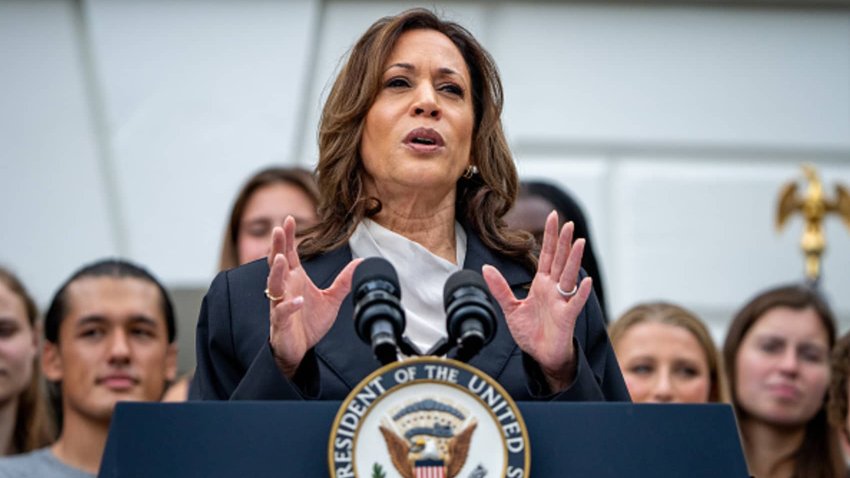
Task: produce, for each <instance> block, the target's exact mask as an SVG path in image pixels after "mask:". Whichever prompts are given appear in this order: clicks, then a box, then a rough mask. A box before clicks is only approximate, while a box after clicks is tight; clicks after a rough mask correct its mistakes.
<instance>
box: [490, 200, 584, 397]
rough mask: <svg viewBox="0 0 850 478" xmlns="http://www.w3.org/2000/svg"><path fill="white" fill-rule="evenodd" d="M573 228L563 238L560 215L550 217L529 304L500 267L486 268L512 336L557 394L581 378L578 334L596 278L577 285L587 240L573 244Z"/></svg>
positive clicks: (565, 230) (570, 225)
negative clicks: (576, 343)
mask: <svg viewBox="0 0 850 478" xmlns="http://www.w3.org/2000/svg"><path fill="white" fill-rule="evenodd" d="M573 227H574V226H573V223H572V222H568V223H566V224H564V227H563V228H562V229H561V233H560V234H558V214H557V213H556V212H555V211H552V213H551V214H549V217H547V218H546V229H545V231H544V233H543V246H542V248H541V250H540V260H539V263H538V265H537V273H536V274H535V275H534V279H533V281H532V282H531V289H530V290H529V292H528V296H527V297H526V298H525V299H523V300H518V299H517V298H516V296H514V294H513V291H511V288H510V286H509V285H508V283H507V281H506V280H505V278H504V277H503V276H502V274H501V273H500V272H499V271H498V270H497V269H496V268H495V267H493V266H489V265H488V266H484V269H483V275H484V280H486V281H487V285H488V286H489V287H490V291H491V292H492V293H493V297H494V298H495V299H496V301H497V302H498V303H499V305H500V306H501V307H502V310H503V311H504V313H505V321H506V322H507V324H508V329H510V331H511V335H513V338H514V340H515V341H516V343H517V345H519V348H520V349H522V350H523V351H524V352H525V353H527V354H529V355H530V356H531V357H532V358H533V359H534V360H535V361H537V363H538V364H539V365H540V367H541V369H542V370H543V374H544V375H545V376H546V380H547V382H548V383H549V386H550V387H551V388H552V390H553V391H559V390H564V389H565V388H566V387H567V386H568V385H569V384H570V383H571V382H572V380H573V378H574V376H575V372H576V363H577V361H576V357H575V353H576V352H575V350H574V347H573V332H574V330H575V324H576V319H577V318H578V316H579V314H580V313H581V310H582V309H583V308H584V304H585V303H587V299H588V297H590V292H591V285H592V281H591V279H590V277H586V278H585V279H584V280H582V281H581V284H576V281H577V280H578V273H579V268H580V267H581V257H582V254H583V253H584V244H585V240H584V239H578V240H576V241H575V242H574V243H573V242H572V237H573Z"/></svg>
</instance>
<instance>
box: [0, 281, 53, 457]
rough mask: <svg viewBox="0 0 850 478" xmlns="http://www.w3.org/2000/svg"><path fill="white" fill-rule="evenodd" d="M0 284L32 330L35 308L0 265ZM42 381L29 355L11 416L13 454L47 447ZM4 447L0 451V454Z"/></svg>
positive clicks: (48, 429)
mask: <svg viewBox="0 0 850 478" xmlns="http://www.w3.org/2000/svg"><path fill="white" fill-rule="evenodd" d="M0 283H2V284H3V285H5V286H6V287H7V288H8V289H9V290H10V291H11V292H12V293H13V294H15V295H17V296H18V297H19V298H20V299H21V300H22V301H23V303H24V307H25V308H26V313H27V321H28V323H29V326H30V328H31V329H32V333H33V335H35V336H38V332H37V331H36V330H35V329H36V327H37V323H38V308H37V307H36V305H35V302H34V301H33V300H32V297H30V295H29V293H28V292H27V290H26V289H25V288H24V285H23V284H22V283H21V281H19V280H18V278H17V277H15V275H14V274H12V273H11V272H10V271H8V270H6V269H4V268H2V267H0ZM44 397H45V393H44V382H43V381H42V379H41V368H40V367H39V360H38V356H37V355H36V357H34V358H33V367H32V377H30V384H29V386H28V387H27V389H26V390H24V392H23V393H21V395H20V397H19V400H18V412H17V415H16V416H15V427H14V430H13V434H14V435H13V436H12V446H14V448H15V451H16V452H17V453H25V452H28V451H32V450H36V449H38V448H41V447H44V446H47V445H48V444H50V443H51V442H52V441H53V437H54V433H53V428H52V426H51V421H50V419H49V417H48V412H47V402H46V401H45V398H44ZM4 451H5V450H2V451H0V453H2V452H4Z"/></svg>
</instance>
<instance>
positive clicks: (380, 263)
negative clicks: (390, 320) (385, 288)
mask: <svg viewBox="0 0 850 478" xmlns="http://www.w3.org/2000/svg"><path fill="white" fill-rule="evenodd" d="M375 280H379V281H385V282H388V283H389V284H390V285H392V287H393V289H394V290H392V291H391V292H392V294H393V295H394V296H396V297H398V298H401V287H400V286H399V285H398V274H397V273H396V271H395V267H393V265H392V264H390V262H389V261H388V260H386V259H384V258H383V257H368V258H366V259H365V260H364V261H363V262H361V263H360V265H358V266H357V269H355V270H354V277H353V278H352V281H351V283H352V284H353V287H352V290H353V291H354V295H355V296H358V295H360V289H361V287H363V286H364V285H366V284H369V283H370V282H373V281H375Z"/></svg>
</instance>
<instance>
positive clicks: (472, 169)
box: [463, 164, 478, 179]
mask: <svg viewBox="0 0 850 478" xmlns="http://www.w3.org/2000/svg"><path fill="white" fill-rule="evenodd" d="M476 174H478V166H475V165H472V164H470V165H469V166H467V167H466V171H464V172H463V177H464V178H465V179H472V176H475V175H476Z"/></svg>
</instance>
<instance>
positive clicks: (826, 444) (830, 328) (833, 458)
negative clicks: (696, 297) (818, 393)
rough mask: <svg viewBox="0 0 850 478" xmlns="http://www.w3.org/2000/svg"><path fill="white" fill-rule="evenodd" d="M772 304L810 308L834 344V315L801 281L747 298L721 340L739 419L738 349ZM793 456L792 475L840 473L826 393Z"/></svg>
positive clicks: (841, 460) (842, 468)
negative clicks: (828, 418)
mask: <svg viewBox="0 0 850 478" xmlns="http://www.w3.org/2000/svg"><path fill="white" fill-rule="evenodd" d="M776 307H788V308H791V309H794V310H804V309H808V308H812V309H813V310H814V311H815V313H816V314H817V316H818V318H820V321H821V324H823V327H824V329H825V330H826V333H827V338H828V344H829V348H830V350H832V347H833V345H834V344H835V335H836V334H835V317H834V316H833V313H832V310H830V308H829V306H828V305H827V303H826V302H825V301H824V300H823V298H822V297H821V296H820V295H819V294H818V292H817V291H816V290H814V289H811V288H809V287H807V286H802V285H788V286H781V287H777V288H774V289H769V290H767V291H765V292H762V293H760V294H758V295H757V296H756V297H754V298H753V299H752V300H750V301H749V302H748V303H747V304H746V305H745V306H744V307H743V308H742V309H741V310H740V311H739V312H738V314H737V315H736V316H735V319H734V320H733V321H732V324H731V325H730V326H729V331H728V333H727V335H726V341H725V342H724V344H723V360H724V362H725V365H726V375H727V377H728V379H729V384H730V387H731V391H732V404H733V407H734V409H735V414H736V415H737V416H738V418H739V420H740V418H741V417H746V416H747V412H746V411H745V410H743V409H742V408H741V407H740V405H739V403H740V402H739V400H738V396H737V390H736V389H735V387H736V383H737V382H736V379H737V377H736V372H735V368H736V367H735V365H736V359H737V356H738V350H739V349H740V347H741V342H743V341H744V338H745V337H746V335H747V332H749V330H750V329H751V328H752V326H753V324H755V323H756V322H758V321H759V319H761V318H762V317H763V316H764V314H766V313H767V312H768V311H770V310H772V309H775V308H776ZM793 459H794V474H793V476H795V477H798V478H801V477H824V478H826V477H834V476H844V473H845V466H844V458H843V457H842V454H841V449H840V447H839V443H838V436H837V434H836V433H835V430H833V429H832V428H831V427H830V425H829V422H828V420H827V416H826V396H824V403H823V405H822V406H821V408H820V409H819V410H818V412H817V413H816V414H815V416H814V417H812V419H811V420H809V421H808V423H806V428H805V437H804V438H803V442H802V444H801V445H800V448H799V449H797V451H796V452H795V453H794V457H793Z"/></svg>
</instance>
